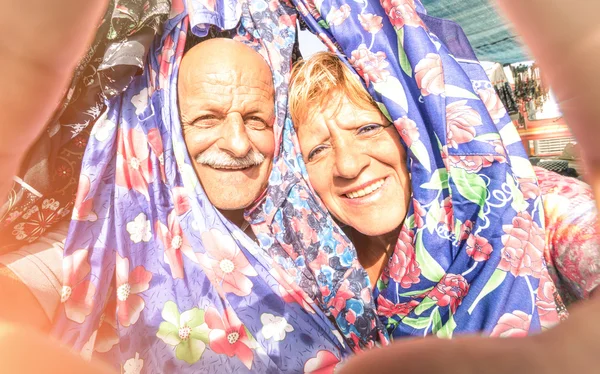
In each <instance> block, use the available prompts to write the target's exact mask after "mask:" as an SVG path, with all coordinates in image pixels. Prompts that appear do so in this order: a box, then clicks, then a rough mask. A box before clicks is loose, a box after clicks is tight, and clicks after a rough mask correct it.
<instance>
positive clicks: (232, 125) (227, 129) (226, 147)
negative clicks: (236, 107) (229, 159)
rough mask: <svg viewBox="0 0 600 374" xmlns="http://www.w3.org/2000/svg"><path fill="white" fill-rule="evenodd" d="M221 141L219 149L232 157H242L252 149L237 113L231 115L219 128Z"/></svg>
mask: <svg viewBox="0 0 600 374" xmlns="http://www.w3.org/2000/svg"><path fill="white" fill-rule="evenodd" d="M221 128H222V129H223V130H222V133H221V141H220V144H219V148H220V149H221V150H222V151H225V152H227V153H229V154H231V155H232V156H233V157H238V158H240V157H244V156H246V155H247V154H248V152H250V149H252V144H251V142H250V138H248V133H247V132H246V126H245V125H244V120H243V118H242V116H241V115H240V114H239V113H231V114H230V115H228V116H227V118H226V119H225V122H224V123H223V125H222V126H221Z"/></svg>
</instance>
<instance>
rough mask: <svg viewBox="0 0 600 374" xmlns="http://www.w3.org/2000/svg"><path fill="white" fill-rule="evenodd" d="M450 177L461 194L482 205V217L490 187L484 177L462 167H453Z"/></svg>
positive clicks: (480, 213)
mask: <svg viewBox="0 0 600 374" xmlns="http://www.w3.org/2000/svg"><path fill="white" fill-rule="evenodd" d="M450 177H451V178H452V181H453V182H454V185H455V186H456V189H457V190H458V193H459V194H461V196H463V197H464V198H465V199H467V200H469V201H470V202H472V203H475V204H477V205H479V206H480V207H481V209H480V211H479V216H480V217H481V215H482V214H483V206H484V205H485V201H486V199H487V197H488V189H487V186H486V184H485V181H484V180H483V178H481V177H480V176H479V175H478V174H472V173H468V172H467V171H466V170H464V169H461V168H452V170H451V172H450Z"/></svg>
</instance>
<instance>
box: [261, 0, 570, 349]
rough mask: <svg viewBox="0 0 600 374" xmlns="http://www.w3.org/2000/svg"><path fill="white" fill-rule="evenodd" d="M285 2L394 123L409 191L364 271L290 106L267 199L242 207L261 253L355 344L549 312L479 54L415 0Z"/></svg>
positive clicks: (534, 235) (517, 173)
mask: <svg viewBox="0 0 600 374" xmlns="http://www.w3.org/2000/svg"><path fill="white" fill-rule="evenodd" d="M294 4H295V5H296V7H297V9H298V10H299V11H300V13H301V15H302V17H303V19H304V21H305V22H306V24H307V25H308V27H309V28H310V29H311V30H312V31H313V32H314V33H315V34H317V35H318V36H319V37H320V38H321V39H322V40H323V42H324V43H325V44H326V45H328V47H329V48H330V49H331V50H332V51H334V52H337V53H338V54H339V55H340V58H342V59H343V60H344V61H345V62H346V63H347V64H348V65H349V66H352V67H353V68H354V70H355V72H356V73H358V74H359V75H360V76H361V77H362V78H363V80H364V83H365V86H366V87H367V89H368V90H369V92H370V94H371V95H372V96H373V98H374V99H375V101H376V102H377V103H378V105H379V107H380V108H381V110H382V111H383V112H384V114H386V116H388V118H389V119H390V120H391V121H392V122H393V123H394V125H395V127H396V128H397V130H398V132H399V135H400V136H401V138H402V144H403V145H404V146H405V147H406V149H407V150H408V160H407V166H408V170H409V171H410V175H411V180H412V189H413V192H412V204H410V207H409V212H408V214H407V217H406V219H405V221H404V223H403V225H402V230H401V232H400V235H399V238H398V242H397V244H396V247H395V250H394V253H393V254H392V256H391V258H390V260H389V263H388V264H387V267H386V268H385V269H384V271H383V274H382V276H381V278H380V279H379V281H378V282H377V283H376V284H374V285H372V284H370V282H369V279H368V277H367V274H366V272H365V270H364V269H363V268H362V266H361V265H360V263H359V262H358V259H357V255H356V250H355V248H354V247H353V245H352V243H350V241H349V240H348V238H347V237H346V236H345V235H344V233H343V232H342V230H341V229H340V228H339V227H338V225H337V224H336V223H335V222H334V221H333V220H332V218H331V216H330V215H329V214H328V213H327V210H326V209H325V207H324V206H323V205H322V204H321V202H320V201H319V199H318V197H316V196H315V194H314V193H313V191H312V189H311V187H310V181H309V178H308V175H307V174H306V170H305V167H304V164H303V161H302V158H301V154H300V151H299V148H298V141H297V138H296V134H295V132H294V129H293V126H292V123H291V121H289V120H288V121H287V122H286V126H285V128H284V131H283V135H282V138H283V153H282V155H281V158H280V160H279V162H278V163H276V164H275V168H274V170H273V172H272V175H271V179H270V190H269V194H268V196H267V198H266V202H265V203H264V204H263V205H262V206H261V207H257V209H255V210H254V211H252V212H251V214H250V218H251V219H252V222H253V223H254V224H255V225H256V227H257V230H258V231H260V234H259V235H258V237H259V239H260V240H261V244H262V246H263V248H264V249H265V250H266V251H267V253H269V255H270V256H271V257H273V258H274V259H275V260H276V262H278V263H279V264H281V266H282V267H284V268H286V269H290V271H292V270H291V269H293V271H295V272H296V274H297V275H296V282H297V283H298V284H299V285H300V286H301V287H302V288H303V289H304V290H305V291H306V292H307V293H308V294H309V295H310V296H311V297H312V298H313V299H314V300H315V301H317V303H318V305H319V306H320V307H321V308H322V309H323V310H325V311H327V313H328V314H329V315H331V316H332V318H334V319H335V321H336V324H337V327H338V328H339V329H340V331H341V332H342V334H343V335H344V337H345V338H346V340H347V342H348V343H349V344H350V346H351V347H352V348H353V349H354V350H355V351H356V350H361V349H363V348H365V347H372V346H374V345H376V344H387V343H388V341H389V340H390V337H391V338H395V337H403V336H415V335H416V336H423V335H428V334H436V335H437V336H439V337H452V336H454V335H456V334H460V333H474V332H481V333H483V334H485V335H491V336H511V335H514V336H522V335H526V334H529V333H535V332H537V331H540V330H541V329H542V328H547V327H549V326H551V325H553V324H554V323H556V322H557V320H558V315H557V312H556V305H555V300H554V293H553V292H550V293H549V294H548V293H547V292H545V291H544V290H545V289H546V288H548V289H553V287H554V286H553V284H552V281H551V280H550V278H549V276H548V271H547V268H546V265H545V263H544V261H543V257H542V254H543V250H544V246H545V241H544V210H543V206H542V201H541V199H540V198H539V196H533V197H531V196H529V195H524V193H523V189H524V186H523V185H522V184H521V182H520V181H521V180H522V179H523V178H529V177H534V172H533V169H532V167H531V164H530V163H529V161H528V159H527V155H526V154H525V152H524V150H523V147H522V145H521V141H520V138H519V136H518V134H517V132H516V130H515V128H514V126H513V125H512V123H511V121H510V118H509V117H508V115H507V114H506V110H505V109H504V107H503V106H502V103H501V102H500V100H499V98H498V96H497V95H496V93H495V91H494V88H493V87H492V85H491V83H490V82H489V80H488V79H487V77H486V76H485V72H484V71H483V69H482V67H481V66H480V65H479V63H478V62H477V61H473V62H469V61H458V60H456V59H455V57H454V56H453V55H452V54H451V53H449V51H448V49H447V48H446V46H445V45H444V44H443V42H442V41H441V40H443V39H444V38H438V36H436V35H435V34H433V33H432V32H430V31H429V30H428V28H427V27H426V26H425V24H424V23H423V20H422V19H421V17H420V15H419V14H418V11H421V12H422V11H423V9H422V6H421V4H420V3H419V2H418V1H414V2H413V1H412V0H382V1H381V3H379V2H370V1H366V0H359V1H345V0H323V1H314V2H313V1H311V0H294ZM533 183H535V182H533ZM393 203H394V202H390V204H393Z"/></svg>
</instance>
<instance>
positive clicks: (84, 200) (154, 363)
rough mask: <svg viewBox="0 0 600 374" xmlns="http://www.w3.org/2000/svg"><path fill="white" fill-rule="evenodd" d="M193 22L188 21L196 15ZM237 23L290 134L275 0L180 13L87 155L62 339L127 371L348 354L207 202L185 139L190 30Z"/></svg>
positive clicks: (194, 369) (282, 23) (289, 11)
mask: <svg viewBox="0 0 600 374" xmlns="http://www.w3.org/2000/svg"><path fill="white" fill-rule="evenodd" d="M188 14H189V16H188ZM210 25H214V26H219V27H230V26H231V25H233V26H235V25H237V27H236V30H237V32H236V33H235V34H236V35H235V37H234V39H236V40H239V41H241V42H244V43H247V44H248V45H250V46H251V47H253V48H254V49H255V50H257V51H258V52H259V53H260V54H261V55H262V56H263V57H264V58H265V60H266V61H267V62H268V63H269V65H270V66H271V69H272V71H273V81H274V86H275V88H276V109H277V110H276V116H277V123H276V129H277V130H276V131H277V133H278V134H280V133H281V129H282V128H283V124H284V119H285V116H286V106H287V103H286V102H287V82H288V79H289V71H290V68H291V53H292V49H293V46H294V42H295V40H296V37H295V36H296V28H295V27H296V13H295V10H294V9H293V8H292V7H290V6H286V5H285V4H280V3H278V2H270V3H267V2H265V1H262V0H255V1H252V2H246V1H235V0H231V1H217V2H204V1H193V0H192V1H187V4H184V3H183V2H182V1H181V0H180V1H174V2H173V4H172V10H171V16H170V19H169V20H168V21H167V22H166V24H165V26H164V34H163V35H162V37H161V38H157V39H156V40H155V42H154V44H153V45H152V47H151V52H150V54H149V57H148V59H147V61H146V63H145V68H144V72H143V75H141V76H139V77H137V78H136V79H135V80H134V81H133V82H132V83H131V85H130V86H129V87H128V89H127V90H126V91H125V92H124V93H123V94H122V95H120V96H118V97H116V98H114V99H112V100H110V101H108V102H107V106H108V112H107V114H106V115H104V116H103V118H101V119H100V120H99V121H98V123H97V124H96V125H95V126H94V128H93V131H92V135H91V137H90V141H89V144H88V147H87V150H86V153H85V156H84V159H83V166H82V172H81V179H80V183H79V191H78V196H77V202H76V204H75V208H74V214H73V221H72V223H71V227H70V232H69V236H68V239H67V244H66V249H65V258H64V283H63V284H64V285H63V292H62V305H61V308H60V310H59V311H58V313H57V315H58V317H57V319H56V321H55V323H54V333H55V335H56V336H57V337H59V338H60V339H61V340H62V341H63V342H64V343H65V344H67V345H69V346H70V347H71V348H72V349H73V350H75V351H78V352H81V354H82V355H83V356H85V357H90V356H92V355H94V356H98V357H100V358H102V359H105V360H107V361H109V362H111V363H112V364H114V365H115V366H120V368H121V370H122V372H124V373H140V372H147V373H157V372H164V373H198V372H206V373H218V372H228V373H243V372H259V373H276V372H294V373H296V372H301V371H304V372H314V371H319V370H329V371H331V370H332V369H333V367H334V366H335V365H336V364H337V363H338V362H339V361H340V360H341V358H342V357H343V356H345V355H347V354H349V353H350V352H351V351H350V350H349V348H348V346H347V345H346V344H345V343H344V341H343V339H342V337H341V335H339V334H337V333H336V331H335V327H334V325H333V324H332V323H331V322H330V321H329V319H328V318H327V317H326V316H325V314H324V313H323V312H322V311H321V310H319V308H318V307H317V306H316V305H315V304H314V303H313V302H312V301H311V300H310V299H309V298H308V297H307V295H306V293H305V292H303V291H302V290H301V289H300V288H299V287H298V286H297V285H296V284H294V283H293V274H294V273H293V272H285V271H284V269H283V268H281V267H280V266H278V265H277V264H276V263H274V262H273V261H272V260H271V259H270V258H268V257H265V256H264V255H263V252H261V251H260V250H259V248H258V246H257V245H256V244H255V243H254V242H252V240H250V239H249V238H248V237H247V236H246V235H245V234H244V233H243V232H242V231H241V230H240V229H239V228H238V227H236V226H235V225H233V224H231V223H230V222H229V221H227V220H226V219H225V218H223V216H222V215H221V214H220V213H219V212H218V211H217V210H216V209H215V208H214V207H213V206H212V205H211V203H210V201H209V200H208V198H207V197H206V195H205V194H204V192H203V191H202V188H201V186H200V184H199V181H198V179H197V176H196V174H195V172H194V168H193V167H192V162H191V160H190V158H189V156H188V153H187V150H186V147H185V143H184V141H183V137H182V134H181V124H180V121H179V114H178V110H177V108H178V105H177V74H178V69H179V65H180V62H181V58H182V54H183V51H184V45H185V40H186V34H187V32H188V30H189V29H190V28H191V29H192V30H193V32H194V33H195V34H196V35H197V36H203V35H205V34H206V33H207V32H208V29H209V27H210Z"/></svg>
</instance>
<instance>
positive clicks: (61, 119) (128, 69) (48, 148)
mask: <svg viewBox="0 0 600 374" xmlns="http://www.w3.org/2000/svg"><path fill="white" fill-rule="evenodd" d="M169 12H170V1H169V0H151V1H147V0H111V2H110V3H109V5H108V8H107V11H106V13H105V15H104V18H103V20H102V21H101V23H100V25H99V27H98V31H97V33H96V37H95V38H94V40H93V42H92V43H91V46H90V48H89V49H88V51H87V53H86V54H85V55H84V57H83V58H82V59H81V61H80V62H79V64H78V66H77V67H76V69H75V71H74V75H73V79H72V80H71V84H70V86H69V87H68V88H67V90H66V93H65V96H64V98H63V101H62V102H61V103H60V104H59V105H58V108H57V110H56V111H55V114H54V116H53V118H52V119H51V120H50V121H49V122H48V126H47V130H46V131H45V132H44V133H43V134H42V135H41V136H40V138H39V139H38V140H37V141H36V143H35V144H34V145H33V146H32V147H31V149H30V150H29V152H28V153H27V155H26V157H25V159H24V161H23V163H22V166H21V171H20V172H19V175H18V176H17V178H15V183H14V186H13V189H12V191H11V192H10V194H9V197H8V200H7V202H5V204H4V205H3V206H2V207H1V208H0V238H2V243H1V244H0V252H8V251H11V250H15V249H17V248H19V247H20V246H22V245H24V244H27V243H31V242H33V241H35V240H36V239H37V238H39V237H40V236H41V235H42V234H43V233H44V232H45V231H46V230H48V229H50V228H52V227H53V226H54V224H55V223H56V222H59V221H60V220H62V219H65V217H67V216H69V215H70V214H71V213H72V209H73V204H74V200H75V194H76V192H77V188H78V181H79V172H80V167H81V160H82V156H83V151H84V150H85V147H86V145H87V141H88V138H89V134H90V129H91V127H92V126H93V124H94V123H95V122H96V121H97V120H98V118H99V117H100V116H101V115H102V113H104V112H105V100H106V99H110V98H112V97H114V96H116V95H118V94H119V93H121V92H122V91H123V90H124V89H125V88H126V87H127V86H128V85H129V83H130V82H131V80H132V79H133V77H134V76H136V75H138V74H140V73H141V72H142V71H143V62H144V59H145V56H146V54H147V53H148V47H149V46H150V43H151V42H152V40H153V39H154V36H155V35H156V33H159V32H160V30H161V27H162V24H163V22H164V21H165V20H166V19H167V16H168V15H169ZM48 207H51V209H48Z"/></svg>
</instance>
